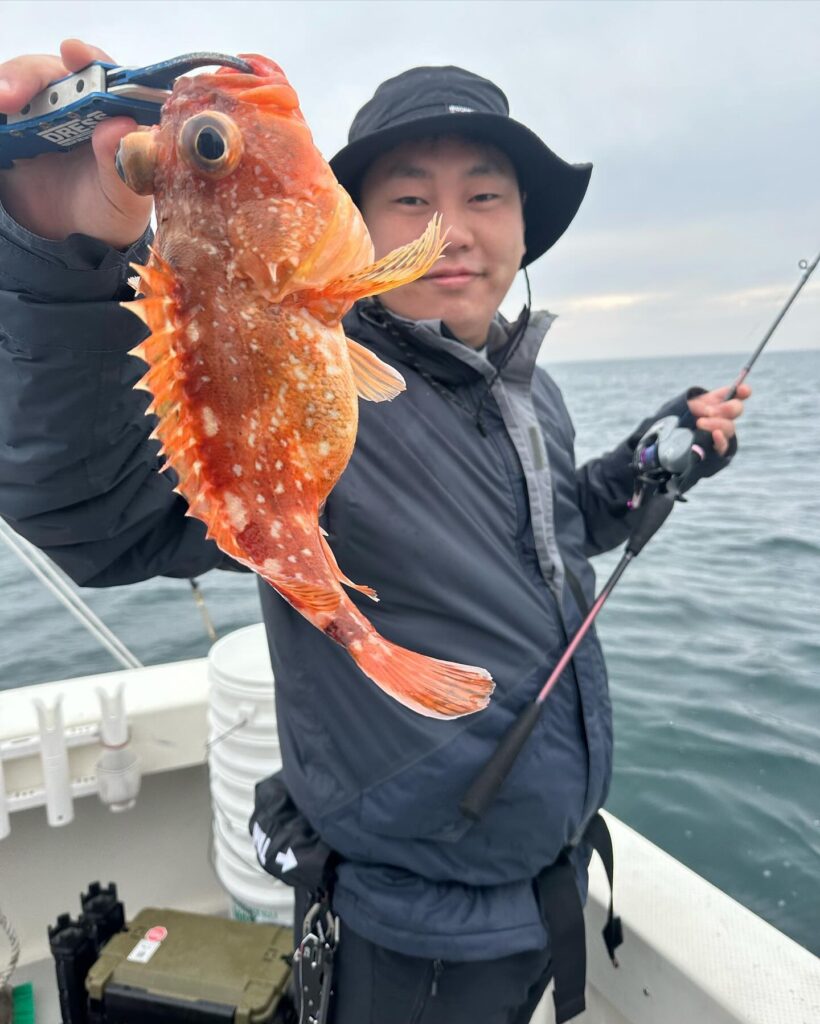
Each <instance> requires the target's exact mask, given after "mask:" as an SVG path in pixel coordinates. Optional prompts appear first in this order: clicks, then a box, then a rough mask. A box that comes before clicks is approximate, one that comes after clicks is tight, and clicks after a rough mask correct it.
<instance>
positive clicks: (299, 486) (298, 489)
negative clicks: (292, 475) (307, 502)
mask: <svg viewBox="0 0 820 1024" xmlns="http://www.w3.org/2000/svg"><path fill="white" fill-rule="evenodd" d="M296 490H297V491H301V490H302V481H301V480H297V481H296Z"/></svg>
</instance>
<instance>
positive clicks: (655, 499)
mask: <svg viewBox="0 0 820 1024" xmlns="http://www.w3.org/2000/svg"><path fill="white" fill-rule="evenodd" d="M674 507H675V497H674V495H672V494H669V493H666V494H652V495H650V497H649V498H648V499H647V500H646V501H645V503H644V505H643V509H642V514H641V517H640V519H639V521H638V523H637V525H636V526H635V528H634V530H633V531H632V534H631V535H630V537H629V540H628V541H627V544H626V550H627V553H628V554H629V555H630V556H631V557H633V558H634V557H636V556H637V555H639V554H640V553H641V551H643V549H644V547H645V546H646V545H647V544H648V543H649V541H650V540H651V539H652V538H653V537H654V536H655V534H656V533H657V532H658V530H659V529H660V528H661V527H662V526H663V524H664V523H665V522H666V520H667V518H668V516H669V514H670V512H671V511H672V509H673V508H674Z"/></svg>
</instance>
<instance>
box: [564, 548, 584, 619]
mask: <svg viewBox="0 0 820 1024" xmlns="http://www.w3.org/2000/svg"><path fill="white" fill-rule="evenodd" d="M564 578H565V579H566V581H567V583H568V584H569V589H570V590H571V591H572V596H573V597H574V598H575V603H576V604H577V605H578V611H579V612H580V613H581V617H582V618H584V619H585V618H586V617H587V615H589V605H588V604H587V599H586V596H585V595H584V591H583V589H582V587H581V581H580V580H579V579H578V577H577V576H576V575H575V573H574V572H572V571H571V570H570V569H569V567H568V566H567V563H566V561H564Z"/></svg>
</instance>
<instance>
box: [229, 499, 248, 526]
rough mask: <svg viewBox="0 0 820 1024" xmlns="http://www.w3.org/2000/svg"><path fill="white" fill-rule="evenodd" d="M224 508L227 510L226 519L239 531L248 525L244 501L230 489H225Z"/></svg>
mask: <svg viewBox="0 0 820 1024" xmlns="http://www.w3.org/2000/svg"><path fill="white" fill-rule="evenodd" d="M225 508H226V509H227V512H228V519H230V521H231V526H232V527H233V528H234V529H235V530H237V531H238V532H239V533H241V532H242V531H243V530H244V529H245V527H246V526H247V525H248V510H247V508H246V507H245V502H244V501H242V499H241V498H238V497H237V496H236V495H235V494H231V492H230V491H225Z"/></svg>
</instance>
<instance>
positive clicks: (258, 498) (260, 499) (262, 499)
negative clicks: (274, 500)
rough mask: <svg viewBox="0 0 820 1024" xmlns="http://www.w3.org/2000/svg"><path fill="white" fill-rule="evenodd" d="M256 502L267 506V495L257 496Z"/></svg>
mask: <svg viewBox="0 0 820 1024" xmlns="http://www.w3.org/2000/svg"><path fill="white" fill-rule="evenodd" d="M256 501H257V503H258V504H259V505H264V504H265V495H264V494H257V495H256Z"/></svg>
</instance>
